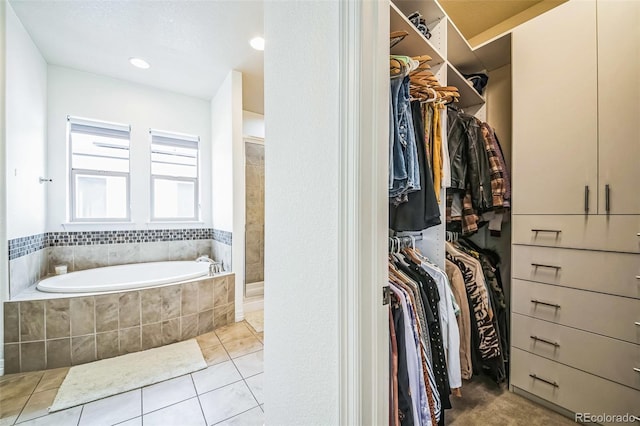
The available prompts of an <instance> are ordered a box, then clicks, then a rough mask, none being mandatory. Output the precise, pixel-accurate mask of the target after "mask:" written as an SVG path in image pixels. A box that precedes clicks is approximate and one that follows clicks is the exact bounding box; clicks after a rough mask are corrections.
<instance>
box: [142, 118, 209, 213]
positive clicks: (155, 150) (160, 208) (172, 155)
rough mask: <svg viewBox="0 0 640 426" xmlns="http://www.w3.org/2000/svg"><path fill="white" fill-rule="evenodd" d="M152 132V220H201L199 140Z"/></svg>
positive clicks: (179, 135) (193, 137)
mask: <svg viewBox="0 0 640 426" xmlns="http://www.w3.org/2000/svg"><path fill="white" fill-rule="evenodd" d="M150 132H151V219H152V220H198V216H199V214H198V210H199V209H198V206H199V204H198V203H199V201H198V191H199V188H198V142H199V138H198V137H197V136H189V135H181V134H176V133H167V132H161V131H158V130H151V131H150Z"/></svg>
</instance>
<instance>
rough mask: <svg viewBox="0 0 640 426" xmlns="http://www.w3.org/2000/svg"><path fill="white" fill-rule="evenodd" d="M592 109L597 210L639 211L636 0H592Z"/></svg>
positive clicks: (639, 18)
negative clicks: (595, 97) (595, 129)
mask: <svg viewBox="0 0 640 426" xmlns="http://www.w3.org/2000/svg"><path fill="white" fill-rule="evenodd" d="M598 115H599V126H600V127H599V134H598V151H599V179H598V213H599V214H606V213H610V214H640V191H638V183H639V182H640V2H638V1H621V0H607V1H601V0H600V1H598ZM605 185H609V202H608V205H609V211H608V212H607V200H606V198H607V194H606V189H605Z"/></svg>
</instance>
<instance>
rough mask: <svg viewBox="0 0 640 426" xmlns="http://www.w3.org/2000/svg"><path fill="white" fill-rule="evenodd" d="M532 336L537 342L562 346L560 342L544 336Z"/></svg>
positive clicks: (557, 346)
mask: <svg viewBox="0 0 640 426" xmlns="http://www.w3.org/2000/svg"><path fill="white" fill-rule="evenodd" d="M530 337H531V338H532V339H533V340H535V341H536V342H542V343H546V344H547V345H551V346H555V347H556V348H559V347H560V344H559V343H558V342H552V341H551V340H547V339H543V338H542V337H538V336H530Z"/></svg>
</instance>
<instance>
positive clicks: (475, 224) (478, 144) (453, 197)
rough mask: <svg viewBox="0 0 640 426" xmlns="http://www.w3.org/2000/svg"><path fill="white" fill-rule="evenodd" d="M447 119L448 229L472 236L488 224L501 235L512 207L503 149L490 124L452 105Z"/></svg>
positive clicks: (493, 231) (495, 232)
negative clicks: (504, 221)
mask: <svg viewBox="0 0 640 426" xmlns="http://www.w3.org/2000/svg"><path fill="white" fill-rule="evenodd" d="M447 116H448V129H447V132H448V148H449V149H448V150H449V155H450V159H451V188H450V189H449V190H447V209H446V210H447V218H446V221H447V229H450V230H452V231H457V232H462V233H463V234H464V235H469V234H473V233H475V232H476V231H477V230H478V229H479V228H480V227H481V226H482V225H484V224H485V223H489V229H490V230H491V231H492V233H493V234H494V235H499V233H500V229H501V226H502V222H503V220H504V213H505V212H506V211H507V210H508V209H509V208H510V205H511V204H510V199H511V186H510V185H511V184H510V181H509V174H508V169H507V166H506V163H505V161H504V155H503V153H502V148H501V147H500V144H499V143H498V139H497V137H496V136H495V132H494V131H493V129H492V128H491V127H490V126H489V125H488V124H487V123H482V122H480V120H478V119H477V118H476V117H473V116H471V115H468V114H464V113H463V112H461V111H460V110H458V109H457V108H455V107H452V106H449V107H448V109H447ZM507 188H508V190H507Z"/></svg>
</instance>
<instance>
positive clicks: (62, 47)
mask: <svg viewBox="0 0 640 426" xmlns="http://www.w3.org/2000/svg"><path fill="white" fill-rule="evenodd" d="M9 3H10V4H11V6H12V7H13V9H14V10H15V12H16V14H17V15H18V18H20V20H21V21H22V23H23V25H24V27H25V28H26V29H27V31H28V32H29V34H30V35H31V38H32V39H33V41H34V43H35V44H36V46H37V47H38V49H40V52H41V53H42V55H43V56H44V58H45V60H46V61H47V62H48V63H49V64H54V65H60V66H65V67H70V68H74V69H78V70H81V71H87V72H92V73H96V74H101V75H107V76H110V77H115V78H120V79H123V80H128V81H132V82H135V83H140V84H146V85H150V86H154V87H158V88H162V89H165V90H170V91H173V92H178V93H182V94H185V95H189V96H194V97H198V98H202V99H207V100H209V99H211V98H212V97H213V95H215V93H216V91H217V89H218V87H219V86H220V84H221V83H222V82H223V80H224V79H225V77H226V76H227V74H228V72H229V70H231V69H235V70H238V71H241V72H242V73H243V108H244V109H246V110H248V111H253V112H257V113H260V114H262V113H263V110H264V107H263V104H264V83H263V80H264V66H263V52H260V51H256V50H254V49H252V48H251V47H250V46H249V40H250V39H251V38H253V37H255V36H257V35H262V34H263V7H262V6H263V5H262V1H251V0H243V1H231V0H225V1H222V0H216V1H212V0H209V1H188V2H187V1H175V0H173V1H163V0H155V1H147V0H126V1H123V0H90V1H80V0H74V1H69V0H57V1H51V0H9ZM130 57H141V58H144V59H145V60H146V61H147V62H149V63H150V64H151V68H150V69H148V70H140V69H137V68H134V67H133V66H131V65H130V64H129V62H128V59H129V58H130Z"/></svg>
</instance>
